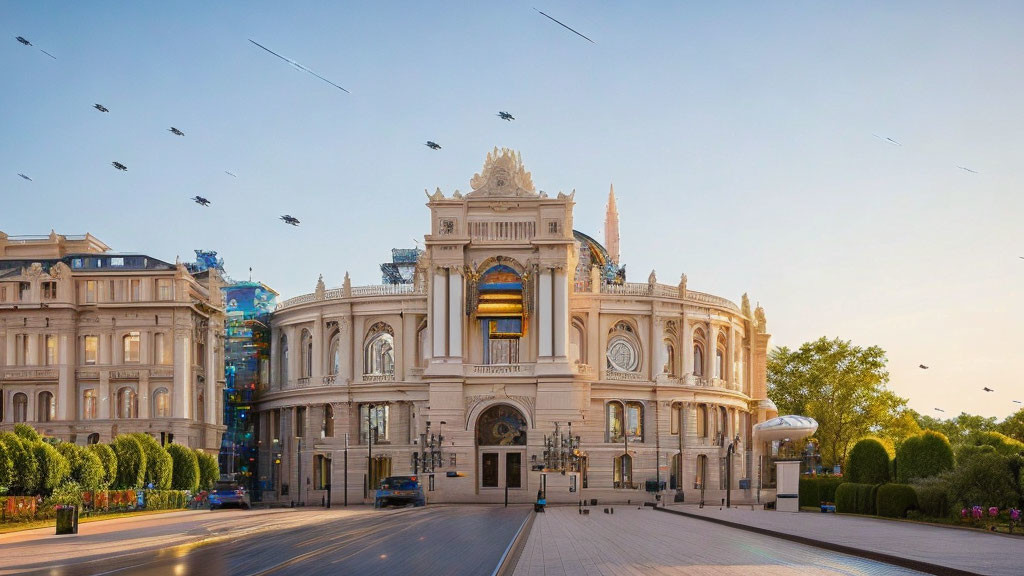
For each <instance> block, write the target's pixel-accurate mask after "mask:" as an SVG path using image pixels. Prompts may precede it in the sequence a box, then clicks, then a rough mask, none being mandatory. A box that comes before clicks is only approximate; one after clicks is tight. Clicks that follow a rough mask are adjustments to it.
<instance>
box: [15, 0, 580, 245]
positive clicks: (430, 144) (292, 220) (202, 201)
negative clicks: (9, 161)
mask: <svg viewBox="0 0 1024 576" xmlns="http://www.w3.org/2000/svg"><path fill="white" fill-rule="evenodd" d="M534 10H536V11H537V12H538V13H539V14H540V15H542V16H544V17H545V18H547V19H549V20H551V21H552V22H555V23H556V24H558V25H559V26H561V27H563V28H565V29H566V30H569V31H570V32H572V33H573V34H576V35H577V36H579V37H581V38H583V39H585V40H587V41H588V42H590V43H594V41H593V40H591V39H590V38H587V37H586V36H584V35H583V34H580V33H579V32H577V31H576V30H574V29H573V28H570V27H569V26H566V25H565V24H563V23H562V22H560V21H558V20H556V19H555V18H552V17H551V16H549V15H547V14H545V13H544V12H541V11H540V10H537V9H536V8H534ZM15 39H16V40H17V41H18V42H20V43H21V44H22V45H24V46H33V44H32V43H31V42H29V41H28V40H27V39H26V38H24V37H22V36H17V37H16V38H15ZM249 42H251V43H252V44H254V45H255V46H258V47H259V48H261V49H263V50H265V51H267V52H269V53H270V54H273V55H274V56H276V57H277V58H280V59H281V60H284V61H285V62H287V63H288V65H290V66H291V67H292V68H295V69H296V70H299V71H300V72H306V73H308V74H312V75H313V76H316V77H317V78H319V79H320V80H323V81H324V82H326V83H328V84H330V85H331V86H334V87H335V88H337V89H338V90H341V91H342V92H345V93H346V94H351V92H349V91H348V90H346V89H345V88H343V87H342V86H339V85H338V84H335V83H334V82H331V81H330V80H328V79H327V78H324V77H323V76H321V75H319V74H317V73H316V72H314V71H312V70H310V69H309V68H306V67H305V66H303V65H302V64H299V63H298V62H296V61H295V60H292V59H291V58H288V57H286V56H282V55H281V54H278V53H277V52H274V51H273V50H271V49H270V48H267V47H266V46H264V45H262V44H260V43H259V42H256V41H255V40H253V39H251V38H250V39H249ZM39 51H40V52H42V53H43V54H46V55H47V56H49V57H50V58H53V59H54V60H56V59H57V57H56V56H54V55H53V54H50V53H49V52H47V51H45V50H43V49H42V48H40V49H39ZM93 108H95V109H96V110H97V111H99V112H103V113H109V112H110V109H109V108H107V107H106V106H104V105H103V104H99V103H97V104H93ZM496 116H497V117H498V118H500V119H502V120H505V121H508V122H511V121H513V120H515V119H516V118H515V116H513V115H512V114H510V113H509V112H506V111H504V110H502V111H499V112H498V113H497V115H496ZM167 131H168V132H170V133H171V134H174V135H175V136H184V135H185V132H184V131H182V130H180V129H178V128H175V127H174V126H171V127H170V128H168V129H167ZM424 146H426V147H427V148H430V149H431V150H440V149H441V145H440V144H438V143H437V142H434V141H433V140H427V142H426V143H425V144H424ZM110 164H111V166H113V167H114V168H115V169H117V170H119V171H121V172H127V171H128V166H126V165H125V164H122V163H121V162H118V161H116V160H115V161H113V162H111V163H110ZM224 173H225V174H227V175H229V176H231V177H232V178H237V176H236V175H235V174H234V173H232V172H230V171H228V170H225V171H224ZM18 176H20V177H22V178H23V179H25V180H28V181H29V182H32V181H33V180H32V178H31V177H29V176H28V175H26V174H23V173H21V172H19V173H18ZM190 200H192V201H193V202H195V203H196V204H199V205H200V206H204V207H209V206H210V200H209V199H207V198H204V197H202V196H199V195H196V196H193V197H192V198H190ZM280 219H281V221H283V222H284V223H285V224H290V225H292V226H298V225H299V224H300V222H299V219H298V218H296V217H294V216H292V215H290V214H285V215H283V216H281V218H280Z"/></svg>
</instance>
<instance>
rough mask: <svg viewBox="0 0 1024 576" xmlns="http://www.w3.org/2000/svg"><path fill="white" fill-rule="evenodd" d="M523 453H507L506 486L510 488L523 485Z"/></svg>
mask: <svg viewBox="0 0 1024 576" xmlns="http://www.w3.org/2000/svg"><path fill="white" fill-rule="evenodd" d="M522 457H523V455H522V453H520V452H506V453H505V486H508V487H509V488H522V487H523V468H522Z"/></svg>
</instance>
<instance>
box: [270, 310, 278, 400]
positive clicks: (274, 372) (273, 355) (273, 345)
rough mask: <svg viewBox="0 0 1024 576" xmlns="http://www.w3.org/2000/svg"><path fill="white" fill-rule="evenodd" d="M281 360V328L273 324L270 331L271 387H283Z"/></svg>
mask: <svg viewBox="0 0 1024 576" xmlns="http://www.w3.org/2000/svg"><path fill="white" fill-rule="evenodd" d="M280 361H281V329H280V328H277V327H274V326H273V324H271V331H270V382H269V385H270V388H272V389H273V388H277V389H281V376H280V374H281V371H280V367H279V366H278V363H279V362H280Z"/></svg>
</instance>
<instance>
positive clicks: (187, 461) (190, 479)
mask: <svg viewBox="0 0 1024 576" xmlns="http://www.w3.org/2000/svg"><path fill="white" fill-rule="evenodd" d="M167 453H168V454H170V455H171V459H172V460H173V461H174V475H173V478H172V480H171V488H172V489H174V490H191V491H193V492H195V491H196V489H197V488H198V487H199V458H198V457H197V456H196V453H195V452H194V451H193V450H192V449H191V448H187V447H185V446H182V445H181V444H168V445H167Z"/></svg>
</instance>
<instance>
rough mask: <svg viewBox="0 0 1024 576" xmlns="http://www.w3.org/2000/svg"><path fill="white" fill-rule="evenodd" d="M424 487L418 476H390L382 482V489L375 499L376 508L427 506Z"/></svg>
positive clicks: (374, 505) (378, 491)
mask: <svg viewBox="0 0 1024 576" xmlns="http://www.w3.org/2000/svg"><path fill="white" fill-rule="evenodd" d="M426 504H427V499H426V497H425V496H424V495H423V486H422V485H421V484H420V481H419V477H418V476H388V477H387V478H385V479H383V480H381V482H380V489H379V490H377V494H376V495H375V496H374V498H373V507H374V508H384V507H386V506H410V505H411V506H425V505H426Z"/></svg>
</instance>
